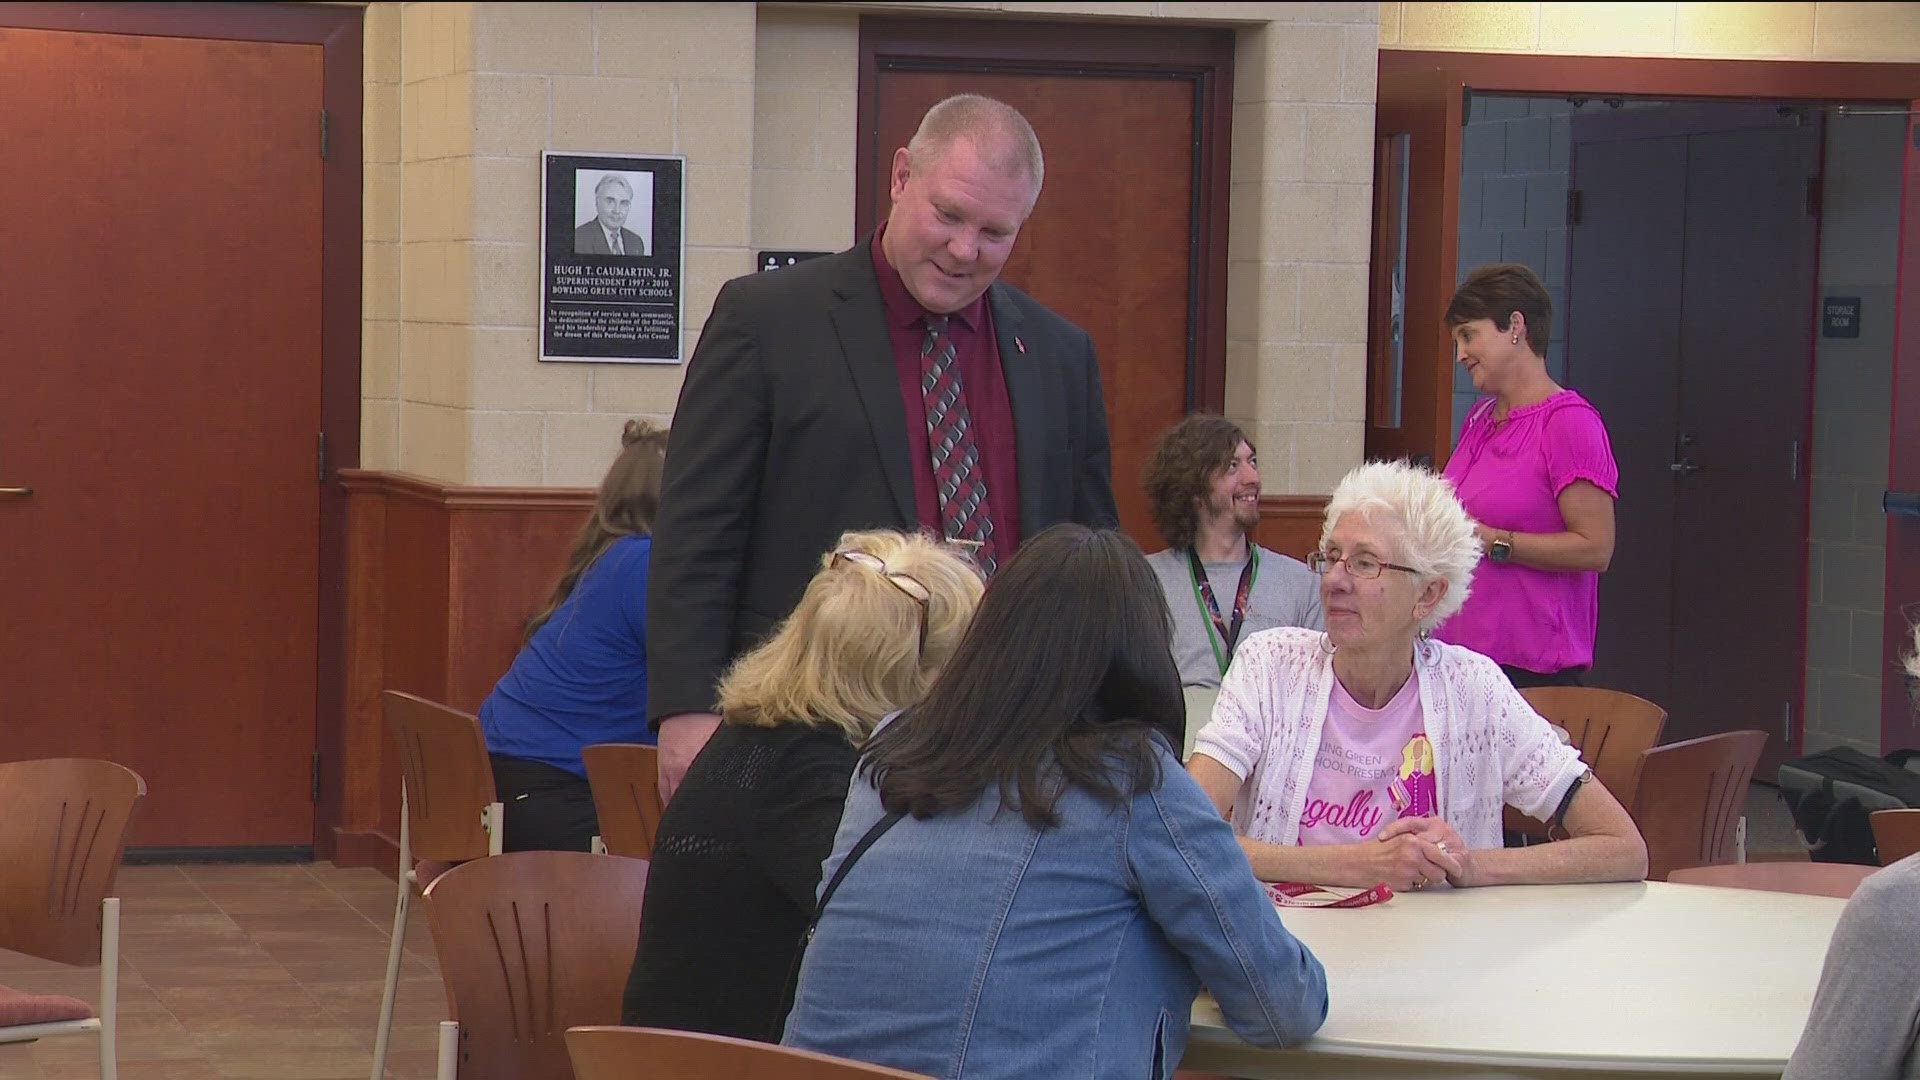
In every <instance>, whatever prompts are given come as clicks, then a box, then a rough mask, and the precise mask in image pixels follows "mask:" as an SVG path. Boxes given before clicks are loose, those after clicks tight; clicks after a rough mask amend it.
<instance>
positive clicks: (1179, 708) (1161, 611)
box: [861, 525, 1186, 829]
mask: <svg viewBox="0 0 1920 1080" xmlns="http://www.w3.org/2000/svg"><path fill="white" fill-rule="evenodd" d="M1172 637H1173V631H1172V619H1171V618H1170V617H1169V616H1168V614H1167V604H1166V601H1165V600H1164V599H1163V598H1162V596H1161V591H1160V583H1159V581H1158V579H1156V578H1155V577H1154V574H1153V570H1152V568H1151V567H1149V566H1148V565H1147V560H1146V558H1145V557H1144V556H1143V555H1141V554H1140V549H1139V548H1138V547H1137V546H1135V545H1134V542H1133V541H1132V540H1130V539H1128V538H1127V537H1125V536H1123V535H1121V534H1120V533H1117V532H1112V531H1108V530H1100V531H1095V530H1092V529H1088V528H1086V527H1084V526H1080V525H1056V526H1054V527H1053V528H1051V529H1048V530H1047V531H1045V532H1043V533H1041V534H1040V535H1039V536H1036V537H1034V538H1033V539H1032V540H1030V541H1028V542H1027V544H1026V545H1025V546H1023V547H1021V548H1020V551H1019V553H1018V554H1016V555H1015V556H1014V557H1013V559H1012V560H1011V561H1009V562H1008V563H1007V564H1006V565H1005V566H1004V567H1002V568H1001V570H1000V572H999V574H998V575H996V576H995V578H994V579H993V583H992V584H991V585H990V586H988V588H987V594H986V597H985V598H984V599H983V600H982V601H981V602H980V608H979V610H978V611H977V612H976V613H975V615H974V619H973V625H972V626H971V627H970V628H969V629H968V631H967V636H966V637H965V638H964V639H963V640H962V641H961V642H960V647H959V649H958V650H957V651H956V652H955V654H954V657H953V659H952V660H951V661H950V662H948V664H947V666H946V668H945V670H943V671H942V672H941V673H940V677H939V678H938V679H936V680H935V681H934V684H933V687H932V689H931V690H929V691H928V692H927V697H926V700H925V701H923V702H921V704H920V705H919V707H918V708H916V709H914V710H913V711H912V712H911V713H909V714H908V715H906V716H903V717H901V718H900V719H899V720H897V721H895V722H894V723H893V724H890V725H888V726H887V727H886V728H884V729H882V730H881V731H880V733H879V734H878V735H876V736H875V737H874V738H873V741H872V742H870V743H869V744H868V747H867V754H866V757H865V759H864V760H863V762H862V763H861V770H862V773H863V775H866V774H868V773H869V770H870V775H871V776H872V777H873V779H874V782H875V784H876V785H877V786H878V787H879V789H880V801H881V803H882V805H884V806H885V807H886V808H887V809H888V810H889V811H900V812H905V813H911V814H912V815H913V816H914V817H918V818H925V817H932V816H934V815H936V814H941V813H946V812H950V811H954V810H959V809H961V808H963V807H967V806H970V805H972V804H973V803H974V801H975V800H977V799H978V798H979V797H980V796H981V794H982V793H983V792H985V791H986V790H987V789H988V787H989V786H993V785H997V786H998V787H999V794H1000V801H1001V805H1002V806H1004V807H1007V808H1009V809H1014V808H1017V809H1018V810H1019V811H1020V813H1021V815H1022V816H1023V817H1025V818H1026V820H1027V822H1028V824H1030V825H1032V826H1033V827H1034V828H1036V829H1045V828H1048V827H1050V826H1052V825H1055V824H1057V823H1058V821H1059V818H1058V815H1057V814H1056V813H1055V810H1054V807H1055V804H1056V803H1057V802H1058V801H1059V799H1060V796H1061V795H1063V794H1064V793H1065V792H1066V789H1067V788H1068V787H1069V786H1077V787H1080V788H1083V789H1085V790H1087V791H1089V792H1091V793H1092V794H1093V795H1095V796H1096V797H1098V798H1100V799H1101V800H1103V801H1106V802H1108V803H1119V802H1122V801H1124V800H1126V799H1130V798H1132V797H1133V796H1134V795H1135V794H1137V793H1139V792H1140V791H1142V790H1150V789H1151V788H1153V787H1156V786H1158V785H1159V783H1160V767H1159V763H1158V760H1157V759H1156V758H1155V757H1154V753H1153V736H1154V733H1156V732H1158V733H1160V734H1161V735H1163V736H1165V737H1166V739H1167V740H1168V742H1169V743H1170V744H1171V745H1172V747H1174V748H1175V752H1176V753H1177V752H1178V749H1177V748H1178V747H1180V746H1182V745H1183V744H1184V742H1185V737H1186V703H1185V699H1184V698H1183V697H1182V695H1181V692H1180V673H1179V670H1178V669H1177V668H1176V667H1175V666H1174V663H1173V655H1172V651H1171V641H1172ZM1116 764H1117V766H1118V767H1117V768H1116Z"/></svg>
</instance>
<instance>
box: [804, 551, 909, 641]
mask: <svg viewBox="0 0 1920 1080" xmlns="http://www.w3.org/2000/svg"><path fill="white" fill-rule="evenodd" d="M841 563H853V564H855V565H857V566H864V567H866V568H867V569H869V570H872V571H874V572H875V573H878V574H879V575H880V576H881V577H884V578H886V579H887V581H888V582H889V583H890V584H892V585H893V587H894V588H896V589H899V590H900V591H901V592H903V593H905V594H906V595H907V598H908V599H910V600H912V601H913V602H914V603H916V604H918V605H920V646H919V650H920V651H919V652H918V653H917V654H916V655H917V656H919V657H921V658H925V657H926V655H927V610H928V608H929V606H930V605H931V604H932V603H933V590H931V589H929V588H927V587H926V586H925V585H923V584H921V583H920V582H919V581H917V580H915V579H913V578H911V577H908V576H907V575H905V574H901V573H896V572H895V571H892V570H889V569H887V561H886V560H885V559H882V558H881V557H880V556H878V555H873V554H869V553H868V552H865V551H836V552H834V553H833V561H832V562H830V563H828V567H829V568H832V567H837V566H839V565H840V564H841Z"/></svg>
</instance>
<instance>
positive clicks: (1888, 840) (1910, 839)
mask: <svg viewBox="0 0 1920 1080" xmlns="http://www.w3.org/2000/svg"><path fill="white" fill-rule="evenodd" d="M1867 821H1868V822H1870V823H1871V824H1872V825H1873V846H1874V847H1875V848H1876V849H1877V850H1878V851H1879V852H1880V865H1881V866H1892V865H1893V864H1894V863H1897V862H1899V861H1900V860H1901V859H1904V858H1906V857H1907V856H1909V855H1912V854H1915V853H1916V852H1920V810H1875V811H1874V812H1873V813H1872V814H1871V815H1869V816H1868V818H1867Z"/></svg>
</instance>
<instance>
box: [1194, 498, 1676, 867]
mask: <svg viewBox="0 0 1920 1080" xmlns="http://www.w3.org/2000/svg"><path fill="white" fill-rule="evenodd" d="M1479 558H1480V542H1479V540H1478V539H1476V538H1475V536H1474V528H1473V521H1472V519H1471V518H1469V517H1468V516H1467V513H1466V510H1465V509H1464V508H1463V507H1462V506H1461V505H1460V500H1459V499H1458V498H1457V497H1456V496H1455V495H1454V492H1453V488H1452V486H1451V485H1450V484H1448V483H1447V481H1445V480H1444V479H1442V478H1440V477H1438V476H1435V475H1434V474H1432V473H1430V472H1428V471H1426V470H1424V469H1420V468H1416V467H1414V466H1410V465H1406V464H1402V463H1399V462H1375V463H1371V464H1367V465H1362V466H1361V467H1359V468H1357V469H1355V470H1354V471H1353V472H1351V473H1348V474H1347V476H1346V478H1345V479H1343V480H1342V481H1341V482H1340V486H1339V487H1338V488H1337V489H1336V490H1335V491H1334V493H1333V497H1332V499H1331V500H1330V501H1329V503H1328V505H1327V516H1326V523H1325V525H1324V526H1323V527H1322V530H1321V534H1320V549H1319V550H1318V551H1316V552H1314V553H1313V554H1311V555H1309V556H1308V558H1307V566H1308V568H1309V569H1311V570H1313V571H1314V572H1315V573H1317V574H1319V575H1321V577H1320V603H1321V608H1322V610H1323V611H1324V613H1325V616H1326V627H1327V628H1326V631H1325V632H1324V633H1321V632H1316V631H1313V630H1305V629H1299V628H1293V627H1287V628H1281V629H1276V630H1268V631H1265V632H1263V633H1260V634H1256V635H1254V636H1253V637H1251V638H1249V639H1248V640H1247V641H1246V642H1244V643H1243V644H1242V645H1241V646H1240V648H1239V649H1238V650H1237V651H1236V652H1235V654H1234V660H1233V665H1232V666H1231V667H1230V668H1229V669H1228V671H1227V674H1226V677H1225V679H1224V680H1223V681H1222V684H1221V687H1220V697H1219V700H1218V701H1217V702H1216V704H1215V706H1214V710H1213V719H1212V721H1211V722H1210V723H1209V724H1207V726H1206V727H1205V728H1204V729H1202V730H1201V731H1200V733H1199V735H1198V736H1197V738H1196V740H1195V743H1194V751H1193V757H1192V759H1191V761H1190V762H1189V765H1188V768H1189V770H1190V771H1191V772H1192V773H1193V776H1194V778H1195V779H1197V780H1198V781H1199V782H1200V785H1201V787H1203V788H1205V789H1206V791H1207V794H1208V795H1210V796H1211V797H1212V798H1213V801H1214V804H1215V805H1216V806H1218V807H1219V808H1220V811H1221V813H1222V814H1229V815H1230V816H1231V818H1232V819H1233V822H1234V826H1235V829H1236V830H1237V831H1238V832H1239V834H1240V842H1241V845H1242V846H1243V847H1244V848H1245V849H1246V851H1247V856H1248V858H1249V859H1250V860H1251V861H1252V863H1253V868H1254V873H1255V874H1257V875H1258V876H1260V877H1261V878H1262V879H1265V880H1269V881H1293V882H1311V883H1314V884H1319V885H1344V886H1362V887H1365V886H1372V885H1375V884H1381V883H1384V884H1386V885H1388V886H1389V887H1390V888H1393V889H1397V890H1398V889H1418V888H1422V887H1424V886H1427V885H1437V884H1439V883H1441V882H1448V883H1450V884H1453V885H1455V886H1469V885H1502V884H1520V883H1543V882H1576V881H1630V880H1632V881H1637V880H1639V879H1641V878H1644V877H1645V876H1646V873H1647V848H1646V843H1645V842H1644V841H1643V840H1642V839H1641V837H1640V832H1639V830H1638V829H1636V828H1635V827H1634V824H1633V819H1632V818H1631V817H1629V816H1628V815H1627V812H1626V810H1625V809H1624V808H1622V807H1621V805H1620V803H1619V801H1618V800H1617V799H1615V798H1614V797H1613V795H1612V794H1611V793H1610V792H1608V791H1607V789H1606V788H1605V787H1604V786H1602V785H1601V784H1600V783H1599V782H1597V781H1596V780H1594V778H1593V774H1592V773H1591V772H1590V771H1588V769H1587V768H1586V766H1585V765H1584V764H1582V763H1581V761H1580V755H1579V754H1578V753H1577V752H1575V751H1574V749H1573V748H1572V747H1569V746H1567V745H1566V744H1565V743H1563V742H1561V741H1560V739H1559V738H1558V737H1556V735H1555V733H1554V730H1553V728H1552V727H1551V726H1550V725H1549V724H1548V723H1547V722H1546V721H1545V720H1544V719H1542V718H1541V717H1540V716H1539V714H1537V713H1535V712H1534V711H1533V710H1532V709H1531V708H1530V707H1528V705H1527V702H1526V699H1525V698H1523V697H1521V696H1520V693H1519V691H1517V690H1515V689H1514V688H1513V684H1512V683H1511V682H1509V681H1508V679H1507V677H1506V676H1505V675H1504V674H1502V673H1501V671H1500V668H1499V666H1498V665H1497V664H1495V663H1494V662H1493V661H1492V660H1490V659H1488V658H1486V657H1484V656H1482V655H1480V654H1479V653H1476V652H1473V651H1471V650H1468V649H1464V648H1461V647H1460V646H1457V645H1449V644H1446V643H1444V642H1439V641H1434V640H1432V639H1431V637H1430V634H1431V631H1432V630H1433V628H1434V627H1435V626H1437V625H1438V624H1439V623H1441V622H1442V621H1444V620H1445V619H1446V618H1447V616H1449V615H1451V614H1453V613H1454V612H1456V611H1458V610H1459V609H1460V605H1461V604H1462V603H1463V602H1464V601H1465V600H1466V593H1467V587H1468V583H1469V582H1470V580H1471V579H1472V575H1473V568H1474V564H1475V563H1476V562H1478V561H1479ZM1506 804H1511V805H1512V806H1514V807H1517V808H1518V809H1519V810H1520V811H1522V812H1523V813H1526V814H1528V815H1529V816H1531V817H1534V818H1536V819H1539V820H1541V821H1545V822H1548V823H1550V825H1551V826H1552V828H1553V830H1554V833H1555V835H1556V836H1558V835H1564V836H1565V837H1566V839H1565V840H1564V841H1562V842H1560V843H1552V844H1539V845H1534V846H1532V847H1525V848H1513V849H1508V848H1505V847H1503V846H1502V839H1501V828H1500V821H1501V807H1502V806H1503V805H1506Z"/></svg>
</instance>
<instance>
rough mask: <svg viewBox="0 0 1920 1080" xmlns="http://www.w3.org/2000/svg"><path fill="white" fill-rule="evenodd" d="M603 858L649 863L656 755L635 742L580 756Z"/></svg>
mask: <svg viewBox="0 0 1920 1080" xmlns="http://www.w3.org/2000/svg"><path fill="white" fill-rule="evenodd" d="M580 756H581V758H582V759H583V760H585V761H586V764H587V783H588V785H590V786H591V787H592V788H593V809H594V813H595V814H597V815H598V816H599V818H600V842H601V843H603V844H605V845H606V846H607V854H609V855H625V856H627V857H628V858H630V859H651V858H653V838H654V836H655V835H657V834H658V833H659V831H660V815H661V814H662V813H665V812H666V807H665V806H663V805H662V804H661V802H660V752H659V751H658V750H656V749H655V748H653V747H651V746H644V745H642V744H640V743H599V744H597V745H594V746H589V747H587V748H586V749H584V750H582V751H581V752H580Z"/></svg>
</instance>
